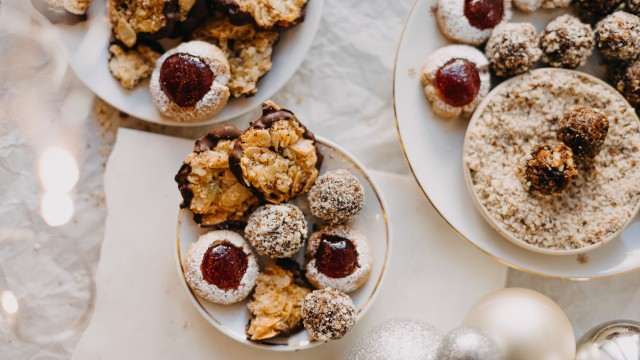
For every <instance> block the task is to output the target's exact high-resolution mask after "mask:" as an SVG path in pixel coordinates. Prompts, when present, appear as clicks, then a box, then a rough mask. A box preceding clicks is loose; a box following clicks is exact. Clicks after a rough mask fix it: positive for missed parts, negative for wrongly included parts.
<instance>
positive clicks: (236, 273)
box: [200, 241, 248, 290]
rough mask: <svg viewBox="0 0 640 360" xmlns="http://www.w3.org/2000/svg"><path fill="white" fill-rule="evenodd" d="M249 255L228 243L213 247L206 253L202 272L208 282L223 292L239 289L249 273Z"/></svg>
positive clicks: (219, 243)
mask: <svg viewBox="0 0 640 360" xmlns="http://www.w3.org/2000/svg"><path fill="white" fill-rule="evenodd" d="M247 263H248V259H247V254H245V253H244V251H242V249H241V248H239V247H237V246H234V245H232V244H230V243H228V242H226V241H224V242H218V243H214V244H213V245H211V246H210V247H209V248H208V249H207V251H206V252H205V253H204V257H203V258H202V265H200V271H201V272H202V277H203V278H204V280H205V281H206V282H208V283H209V284H211V285H215V286H217V287H219V288H220V289H222V290H231V289H237V288H238V286H240V281H241V280H242V277H243V276H244V273H245V272H246V271H247Z"/></svg>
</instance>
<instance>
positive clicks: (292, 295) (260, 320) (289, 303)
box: [247, 265, 311, 341]
mask: <svg viewBox="0 0 640 360" xmlns="http://www.w3.org/2000/svg"><path fill="white" fill-rule="evenodd" d="M310 292H311V290H310V289H309V288H307V287H303V286H299V285H297V284H296V283H295V278H294V273H292V272H291V271H289V270H285V269H283V268H281V267H279V266H277V265H269V266H267V268H266V269H265V270H264V271H263V272H262V273H261V274H260V275H259V276H258V280H257V281H256V289H255V292H254V293H253V297H252V299H251V301H249V303H248V304H247V307H248V308H249V311H250V312H251V320H250V321H249V324H248V325H247V335H249V336H250V339H251V340H254V341H256V340H257V341H260V340H266V339H271V338H274V337H276V336H287V335H290V334H292V333H294V332H295V331H297V330H298V329H300V328H301V327H302V301H303V300H304V297H305V296H307V294H309V293H310Z"/></svg>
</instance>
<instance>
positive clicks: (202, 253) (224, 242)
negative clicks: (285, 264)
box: [183, 230, 259, 305]
mask: <svg viewBox="0 0 640 360" xmlns="http://www.w3.org/2000/svg"><path fill="white" fill-rule="evenodd" d="M183 266H184V277H185V279H186V281H187V284H189V287H190V288H191V290H193V292H194V293H195V294H196V295H197V296H199V297H201V298H203V299H205V300H208V301H211V302H213V303H216V304H223V305H227V304H233V303H236V302H239V301H242V300H243V299H244V298H246V297H247V295H249V293H250V292H251V290H253V287H254V286H255V284H256V279H257V278H258V272H259V269H258V263H257V261H256V257H255V255H254V254H253V252H252V251H251V248H250V247H249V245H248V244H247V242H246V241H245V240H244V238H243V237H242V236H240V235H238V234H236V233H234V232H232V231H227V230H218V231H211V232H209V233H206V234H204V235H202V236H200V238H199V239H198V241H197V242H196V243H192V244H189V247H188V249H187V254H186V255H185V259H184V263H183Z"/></svg>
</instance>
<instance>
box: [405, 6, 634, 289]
mask: <svg viewBox="0 0 640 360" xmlns="http://www.w3.org/2000/svg"><path fill="white" fill-rule="evenodd" d="M421 1H426V0H414V1H413V4H412V5H411V8H410V9H409V13H408V14H407V17H406V18H405V21H404V25H403V26H402V32H401V33H400V37H399V39H398V43H397V45H396V55H395V58H394V61H393V117H394V121H395V123H396V132H397V134H398V141H399V142H400V147H401V149H402V154H403V155H404V158H405V160H406V162H407V165H408V166H409V171H410V172H411V175H412V176H413V179H414V180H415V182H416V184H417V185H418V187H419V188H420V191H422V194H424V197H425V198H426V199H427V201H428V202H429V204H431V206H432V207H433V209H434V210H435V211H436V213H437V214H438V215H439V216H440V217H441V218H442V220H444V222H445V223H446V224H447V226H449V227H450V228H451V230H453V231H454V232H455V233H456V234H457V235H458V236H459V237H461V238H462V239H463V240H465V241H466V242H467V243H469V244H471V245H473V246H474V247H475V248H476V249H478V250H480V252H482V253H483V254H485V255H487V256H488V257H490V258H491V259H493V260H495V261H497V262H499V263H501V264H504V265H506V266H508V267H510V268H513V269H516V270H518V271H522V272H524V273H527V274H531V275H536V276H540V277H543V278H548V279H559V280H575V281H590V280H600V279H610V278H613V277H618V276H623V275H626V274H629V273H632V272H635V271H637V270H640V265H639V266H636V267H634V268H631V269H628V270H625V271H623V272H619V273H616V274H609V275H603V276H585V277H572V276H558V275H550V274H545V273H541V272H538V271H534V270H529V269H525V268H523V267H521V266H519V265H516V264H514V263H512V262H509V261H507V260H506V259H503V258H500V257H498V256H496V255H493V254H492V253H490V252H488V251H487V250H485V249H483V248H481V247H480V246H478V245H476V243H474V242H473V241H471V240H470V239H469V238H467V237H466V236H465V235H463V234H462V233H461V232H460V231H458V229H456V227H455V226H453V225H452V224H451V223H450V222H449V220H448V219H447V218H446V217H445V216H444V215H443V214H442V213H441V212H440V209H438V208H437V207H436V206H435V204H434V203H433V201H431V198H430V197H429V195H427V192H426V191H425V189H424V188H423V187H422V185H421V184H420V181H419V180H418V176H417V175H416V173H415V171H414V170H413V167H412V166H411V161H409V155H407V150H406V149H405V147H404V143H403V141H402V134H401V133H400V124H399V122H398V110H397V105H396V76H397V75H398V57H399V56H400V46H401V44H402V40H403V39H404V35H405V32H406V30H407V25H408V24H409V20H410V19H411V17H412V16H413V13H414V10H415V9H416V7H417V5H418V3H420V2H421Z"/></svg>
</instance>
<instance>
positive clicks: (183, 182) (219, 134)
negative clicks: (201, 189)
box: [174, 125, 242, 224]
mask: <svg viewBox="0 0 640 360" xmlns="http://www.w3.org/2000/svg"><path fill="white" fill-rule="evenodd" d="M241 134H242V133H241V132H240V130H238V129H237V128H236V127H235V126H231V125H218V126H216V127H214V128H213V129H211V131H209V133H208V134H207V135H205V136H203V137H201V138H200V139H198V140H196V142H195V144H194V146H193V152H195V153H201V152H203V151H207V150H212V149H213V148H215V147H216V145H217V144H218V142H219V141H220V140H234V139H237V138H238V137H239V136H240V135H241ZM190 173H191V165H189V164H187V163H183V164H182V166H180V170H178V173H177V174H176V176H175V177H174V180H175V181H176V183H178V190H180V194H181V195H182V199H183V202H182V204H180V207H181V208H187V209H188V208H189V205H191V200H192V199H193V192H192V191H191V189H189V174H190ZM193 219H194V220H195V222H196V223H198V224H201V223H202V215H200V214H194V216H193Z"/></svg>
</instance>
